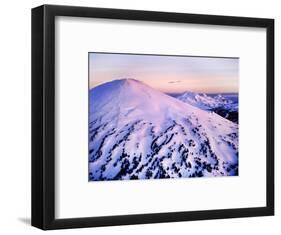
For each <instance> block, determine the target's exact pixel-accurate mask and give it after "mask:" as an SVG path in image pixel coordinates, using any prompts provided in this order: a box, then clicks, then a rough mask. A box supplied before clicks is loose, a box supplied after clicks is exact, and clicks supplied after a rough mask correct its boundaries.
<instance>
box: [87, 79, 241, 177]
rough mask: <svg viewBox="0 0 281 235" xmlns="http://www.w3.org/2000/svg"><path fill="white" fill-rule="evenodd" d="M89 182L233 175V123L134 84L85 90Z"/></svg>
mask: <svg viewBox="0 0 281 235" xmlns="http://www.w3.org/2000/svg"><path fill="white" fill-rule="evenodd" d="M89 102H90V107H89V109H90V110H89V181H97V180H121V179H158V178H181V177H202V176H233V175H238V124H236V123H234V122H232V121H229V120H227V119H226V118H223V117H221V116H220V115H218V114H216V113H215V112H213V111H206V110H202V109H200V108H198V107H195V106H194V105H192V104H189V103H185V102H183V101H181V100H179V99H177V98H173V97H171V96H169V95H166V94H164V93H162V92H160V91H158V90H155V89H153V88H151V87H149V86H147V85H146V84H144V83H142V82H140V81H138V80H134V79H121V80H114V81H111V82H108V83H104V84H102V85H99V86H97V87H95V88H93V89H91V90H90V91H89Z"/></svg>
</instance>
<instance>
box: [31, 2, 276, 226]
mask: <svg viewBox="0 0 281 235" xmlns="http://www.w3.org/2000/svg"><path fill="white" fill-rule="evenodd" d="M269 215H274V20H273V19H261V18H246V17H233V16H214V15H196V14H183V13H168V12H152V11H136V10H121V9H103V8H87V7H70V6H54V5H43V6H39V7H37V8H34V9H32V225H33V226H35V227H38V228H41V229H44V230H48V229H62V228H79V227H91V226H110V225H127V224H141V223H158V222H175V221H189V220H205V219H220V218H235V217H249V216H269Z"/></svg>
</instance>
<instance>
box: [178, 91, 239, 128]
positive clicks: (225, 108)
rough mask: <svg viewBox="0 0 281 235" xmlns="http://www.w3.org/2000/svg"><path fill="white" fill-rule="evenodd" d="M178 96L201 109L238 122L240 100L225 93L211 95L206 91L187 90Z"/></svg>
mask: <svg viewBox="0 0 281 235" xmlns="http://www.w3.org/2000/svg"><path fill="white" fill-rule="evenodd" d="M176 98H177V99H179V100H181V101H183V102H185V103H188V104H191V105H193V106H196V107H198V108H200V109H203V110H207V111H213V112H215V113H217V114H219V115H220V116H222V117H224V118H226V119H228V120H230V121H232V122H235V123H238V102H234V101H233V100H231V99H229V98H227V97H225V96H224V95H221V94H219V95H216V96H214V97H211V96H210V95H206V94H204V93H203V94H201V93H194V92H185V93H183V94H181V95H179V96H177V97H176Z"/></svg>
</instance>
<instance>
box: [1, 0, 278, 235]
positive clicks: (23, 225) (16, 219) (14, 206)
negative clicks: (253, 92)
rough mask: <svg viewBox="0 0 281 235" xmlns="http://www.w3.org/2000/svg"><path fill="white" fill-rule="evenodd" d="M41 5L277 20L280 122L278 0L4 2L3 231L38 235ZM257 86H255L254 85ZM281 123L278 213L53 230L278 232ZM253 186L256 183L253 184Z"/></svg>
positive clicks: (2, 109)
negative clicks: (34, 199) (35, 177)
mask: <svg viewBox="0 0 281 235" xmlns="http://www.w3.org/2000/svg"><path fill="white" fill-rule="evenodd" d="M41 4H64V5H80V6H93V7H110V8H127V9H139V10H157V11H174V12H187V13H201V14H219V15H237V16H249V17H268V18H275V19H276V21H275V30H276V31H275V33H276V36H275V40H276V45H275V53H276V56H275V59H276V62H275V65H276V69H275V72H276V74H275V77H276V84H275V89H276V105H275V107H276V120H278V119H279V120H280V118H281V109H280V103H281V95H280V92H278V91H279V90H280V89H281V83H280V80H279V75H280V67H279V66H278V65H279V64H280V44H279V43H278V42H279V41H280V39H281V38H280V36H281V35H280V33H281V31H280V30H281V28H280V20H281V14H280V9H281V8H280V7H281V6H279V5H281V4H279V1H277V0H267V1H265V0H263V1H258V0H256V1H249V0H248V1H246V0H230V1H224V0H212V1H208V0H206V1H203V0H192V1H189V0H182V1H181V0H173V1H164V0H135V1H132V0H119V1H117V0H107V1H103V0H92V1H90V0H84V1H82V0H80V1H77V0H73V1H66V0H64V1H63V0H62V1H47V0H46V1H39V0H38V1H35V0H34V1H29V2H28V1H20V0H18V1H16V0H15V1H12V0H11V1H2V2H1V14H0V17H1V20H0V30H1V35H0V56H1V57H0V58H1V67H0V82H1V84H0V96H1V98H0V108H1V115H0V140H1V145H0V157H1V161H0V188H1V191H0V232H1V234H37V233H40V232H41V231H40V230H38V229H36V228H33V227H31V226H30V225H29V223H30V162H31V157H30V149H31V148H30V146H31V142H30V127H31V123H30V109H31V107H30V99H31V97H30V86H31V80H30V68H31V64H30V59H31V58H30V54H31V53H30V52H31V43H30V38H31V37H30V36H31V21H30V17H31V15H30V9H31V8H32V7H35V6H38V5H41ZM253 89H254V86H253ZM280 139H281V126H280V124H279V123H278V122H277V121H276V151H275V152H276V167H275V169H276V177H275V178H276V194H275V197H276V216H275V217H259V218H242V219H225V220H212V221H195V222H178V223H166V224H153V225H133V226H119V227H106V228H87V229H75V230H61V231H53V232H52V233H53V234H78V233H79V234H93V233H96V234H112V233H114V234H116V235H118V234H122V235H123V234H171V233H189V234H192V233H196V234H206V233H208V234H220V233H227V234H235V235H237V234H239V233H240V234H247V233H251V234H266V233H268V234H269V233H271V234H277V231H278V230H280V225H279V224H280V222H279V221H281V203H280V199H279V198H281V189H280V186H281V185H280V181H279V180H278V178H279V177H280V176H281V174H280V173H279V172H278V171H277V169H278V168H279V166H280V164H281V161H280V159H278V157H279V155H280V151H281V149H280V147H279V146H280V145H279V146H278V142H279V141H280ZM249 187H251V186H250V185H249Z"/></svg>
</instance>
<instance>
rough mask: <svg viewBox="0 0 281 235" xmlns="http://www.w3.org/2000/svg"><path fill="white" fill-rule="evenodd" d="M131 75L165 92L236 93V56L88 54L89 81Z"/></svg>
mask: <svg viewBox="0 0 281 235" xmlns="http://www.w3.org/2000/svg"><path fill="white" fill-rule="evenodd" d="M122 78H134V79H137V80H140V81H142V82H144V83H146V84H148V85H149V86H151V87H153V88H155V89H158V90H160V91H162V92H166V93H181V92H185V91H194V92H205V93H229V92H238V88H239V82H238V81H239V59H238V58H218V57H192V56H154V55H153V56H152V55H137V54H111V53H89V84H90V88H94V87H95V86H97V85H100V84H102V83H105V82H109V81H112V80H115V79H122Z"/></svg>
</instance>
